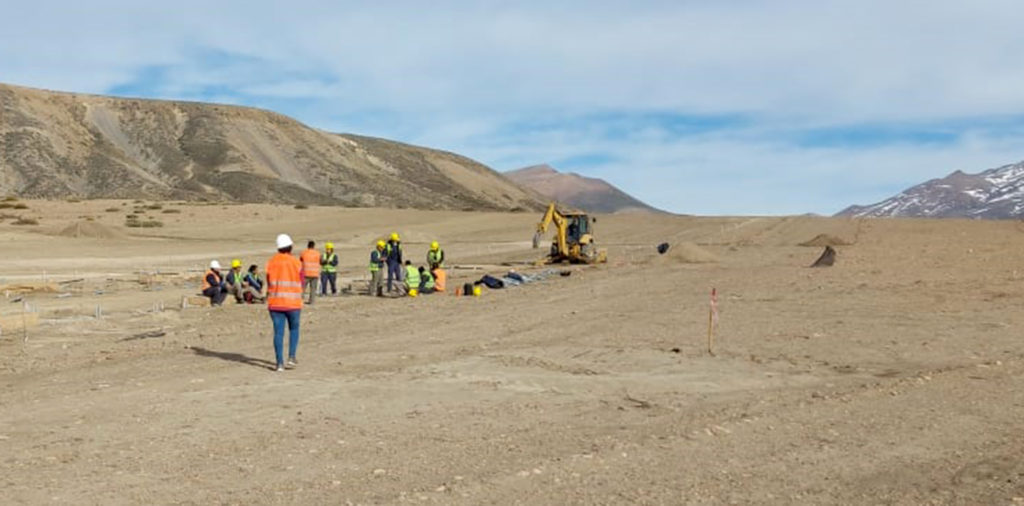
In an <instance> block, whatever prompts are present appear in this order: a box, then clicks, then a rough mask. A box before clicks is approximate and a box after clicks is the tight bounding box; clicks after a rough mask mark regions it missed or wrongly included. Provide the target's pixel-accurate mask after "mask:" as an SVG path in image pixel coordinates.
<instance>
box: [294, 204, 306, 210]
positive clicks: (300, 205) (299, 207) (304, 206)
mask: <svg viewBox="0 0 1024 506" xmlns="http://www.w3.org/2000/svg"><path fill="white" fill-rule="evenodd" d="M295 209H309V206H307V205H306V204H295Z"/></svg>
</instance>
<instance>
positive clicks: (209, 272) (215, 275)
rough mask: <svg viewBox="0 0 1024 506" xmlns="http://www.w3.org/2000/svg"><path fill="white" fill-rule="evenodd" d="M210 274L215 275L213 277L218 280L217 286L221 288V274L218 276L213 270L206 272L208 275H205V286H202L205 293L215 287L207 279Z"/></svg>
mask: <svg viewBox="0 0 1024 506" xmlns="http://www.w3.org/2000/svg"><path fill="white" fill-rule="evenodd" d="M210 274H213V277H215V278H217V286H220V281H221V277H220V274H217V273H216V272H214V270H213V269H210V270H208V271H206V274H203V286H202V288H201V290H202V291H204V292H205V291H206V289H207V288H210V287H211V286H213V285H211V284H210V282H209V281H207V280H206V278H207V277H208V276H209V275H210Z"/></svg>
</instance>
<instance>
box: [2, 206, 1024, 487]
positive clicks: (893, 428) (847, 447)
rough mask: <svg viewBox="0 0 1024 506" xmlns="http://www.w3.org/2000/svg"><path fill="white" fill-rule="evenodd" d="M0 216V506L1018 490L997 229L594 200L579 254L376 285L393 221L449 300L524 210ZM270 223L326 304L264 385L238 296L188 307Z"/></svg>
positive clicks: (95, 211) (490, 260) (1019, 446)
mask: <svg viewBox="0 0 1024 506" xmlns="http://www.w3.org/2000/svg"><path fill="white" fill-rule="evenodd" d="M23 203H24V209H22V210H21V211H19V218H18V220H19V221H21V222H24V223H18V222H15V221H13V220H11V219H5V220H3V221H2V222H0V239H2V241H0V285H2V287H0V292H2V294H3V298H0V357H2V360H0V475H2V477H0V482H2V483H3V489H4V491H3V494H2V496H3V497H4V499H3V501H0V502H4V503H7V504H11V503H33V504H35V503H55V504H154V503H179V504H254V503H268V504H402V503H415V504H466V505H470V504H473V505H475V504H491V503H500V504H551V503H552V500H553V498H558V503H560V504H584V503H585V504H706V503H725V504H763V503H781V504H822V503H830V504H931V503H941V504H1015V503H1024V459H1021V458H1020V455H1022V454H1024V432H1022V431H1021V430H1020V427H1021V422H1020V420H1022V419H1024V341H1022V340H1021V335H1022V332H1021V328H1022V326H1024V313H1022V312H1021V311H1020V307H1021V304H1022V303H1024V286H1022V283H1024V266H1022V265H1021V264H1020V262H1019V261H1018V260H1017V258H1016V257H1017V255H1015V254H1014V252H1018V251H1021V250H1022V249H1024V227H1022V226H1021V225H1020V223H1019V222H1017V221H965V220H945V221H940V220H902V219H892V220H870V219H853V218H818V217H778V218H745V217H686V216H674V215H669V214H653V213H624V214H615V215H599V216H597V221H596V223H594V222H590V223H592V225H593V227H594V228H595V230H596V232H595V236H596V237H597V242H598V245H599V246H600V247H601V248H602V249H603V250H606V251H602V253H606V256H607V262H605V263H594V264H592V265H587V264H569V263H566V264H561V265H558V266H556V267H555V268H556V269H558V271H559V272H560V273H561V274H562V275H558V276H551V277H549V278H547V279H544V280H541V281H538V282H536V283H530V284H527V285H523V286H515V287H508V288H505V289H499V290H492V289H485V290H483V292H482V293H481V295H480V296H479V297H467V296H462V297H456V296H454V295H453V294H452V293H451V291H452V290H450V291H449V293H447V294H435V295H431V296H429V297H424V296H421V297H417V298H411V297H402V298H399V297H395V298H378V297H369V296H367V295H366V291H367V280H368V279H369V272H368V269H367V258H368V255H369V253H370V251H371V249H372V248H373V245H374V244H375V242H376V241H377V240H378V239H381V238H383V237H385V236H386V235H387V234H389V233H391V232H392V231H397V232H399V233H401V235H402V239H403V244H404V248H405V253H406V255H407V257H408V258H411V259H413V261H414V262H422V260H421V258H422V257H423V256H424V255H425V254H426V251H427V247H428V245H429V244H430V242H431V241H435V240H436V241H440V242H441V243H442V244H443V245H444V248H445V251H446V255H447V258H448V264H449V276H450V282H449V285H450V286H452V287H455V286H460V285H462V284H463V283H465V282H472V281H474V280H477V279H479V278H480V277H481V276H483V275H484V274H491V275H495V276H501V275H502V274H504V273H507V272H508V271H509V270H512V269H514V270H516V271H517V272H523V273H527V274H529V273H536V272H540V271H542V270H543V269H546V268H549V267H547V266H543V267H541V266H537V265H536V264H535V263H534V262H535V261H536V260H537V259H538V258H540V257H542V256H543V255H544V254H545V253H546V250H545V249H544V248H546V247H547V246H546V244H545V245H542V247H541V248H540V249H534V247H533V244H531V237H532V236H533V235H534V232H535V230H536V228H537V222H538V218H540V216H539V213H537V212H533V211H530V212H516V213H505V212H457V211H417V210H402V209H372V208H363V209H357V208H341V207H327V206H324V207H321V206H308V207H307V206H285V205H270V204H200V203H184V202H153V201H130V200H88V201H56V200H52V201H42V200H29V201H24V202H23ZM126 215H134V216H136V218H126ZM126 220H128V221H126ZM132 220H134V221H132ZM28 222H31V223H28ZM129 222H130V223H129ZM155 223H159V225H156V224H155ZM280 233H288V234H290V235H291V236H292V237H293V238H294V239H295V242H296V243H297V244H305V242H306V241H307V240H315V241H317V242H318V244H320V243H323V242H325V241H332V242H333V243H334V245H335V248H336V251H337V253H338V255H339V258H340V265H339V269H338V272H339V274H338V276H339V288H340V289H341V293H340V294H339V296H337V297H323V298H320V299H318V300H317V301H316V303H315V304H314V305H310V306H306V307H305V308H304V309H303V311H302V337H301V344H300V348H299V353H298V359H299V364H300V365H299V367H297V368H296V369H294V370H289V371H286V372H283V373H274V372H273V371H271V369H272V367H273V365H274V350H273V347H272V343H271V322H270V319H269V317H268V315H267V310H266V307H265V306H262V305H258V304H256V305H247V304H235V303H234V302H233V301H228V302H226V303H225V304H224V305H223V306H221V307H208V306H206V305H204V304H201V303H194V302H193V303H190V302H189V301H190V300H194V296H196V295H197V293H198V289H199V282H200V281H199V280H200V276H201V275H202V273H203V271H204V269H205V267H206V265H207V264H208V263H209V262H210V260H212V259H219V261H220V262H221V263H226V262H229V261H230V260H231V259H233V258H238V259H241V260H242V264H243V265H249V264H256V265H259V266H260V267H261V268H262V266H263V264H264V263H265V262H266V261H267V259H268V258H269V257H270V256H271V255H272V254H273V253H274V249H275V248H274V237H275V236H276V235H277V234H280ZM545 240H546V241H547V240H550V234H549V236H548V239H545ZM664 243H667V244H668V248H667V249H665V248H662V249H663V254H662V253H659V251H658V249H657V247H658V245H660V244H664ZM826 246H828V247H831V248H834V251H835V258H834V265H831V266H828V267H823V268H811V267H810V265H811V264H812V263H813V262H815V260H816V259H817V258H818V257H819V256H820V255H821V253H822V250H823V248H825V247H826ZM713 289H714V290H715V292H716V296H717V299H716V302H715V310H716V314H714V315H712V314H711V313H710V311H711V304H712V301H711V297H710V295H711V293H712V290H713ZM709 320H712V321H710V323H712V324H714V328H713V329H711V330H713V343H711V347H712V350H711V351H712V352H711V353H709V350H708V348H709Z"/></svg>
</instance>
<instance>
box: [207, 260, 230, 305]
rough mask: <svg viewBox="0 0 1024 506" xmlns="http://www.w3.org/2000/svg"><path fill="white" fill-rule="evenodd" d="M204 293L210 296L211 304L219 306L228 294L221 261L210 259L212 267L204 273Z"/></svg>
mask: <svg viewBox="0 0 1024 506" xmlns="http://www.w3.org/2000/svg"><path fill="white" fill-rule="evenodd" d="M202 290H203V295H204V296H206V297H209V298H210V305H211V306H219V305H221V304H223V303H224V299H225V298H226V297H227V296H228V292H227V290H225V288H224V279H223V278H222V277H221V275H220V262H218V261H216V260H211V261H210V269H209V270H207V271H206V274H204V275H203V284H202Z"/></svg>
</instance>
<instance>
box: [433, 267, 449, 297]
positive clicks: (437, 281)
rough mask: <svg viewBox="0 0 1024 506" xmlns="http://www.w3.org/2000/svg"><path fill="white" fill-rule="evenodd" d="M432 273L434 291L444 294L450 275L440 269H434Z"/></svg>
mask: <svg viewBox="0 0 1024 506" xmlns="http://www.w3.org/2000/svg"><path fill="white" fill-rule="evenodd" d="M430 273H431V274H433V275H434V290H436V291H438V292H444V288H445V284H446V283H447V281H448V273H447V272H445V270H444V269H442V268H440V267H438V268H436V269H432V270H431V271H430Z"/></svg>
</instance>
